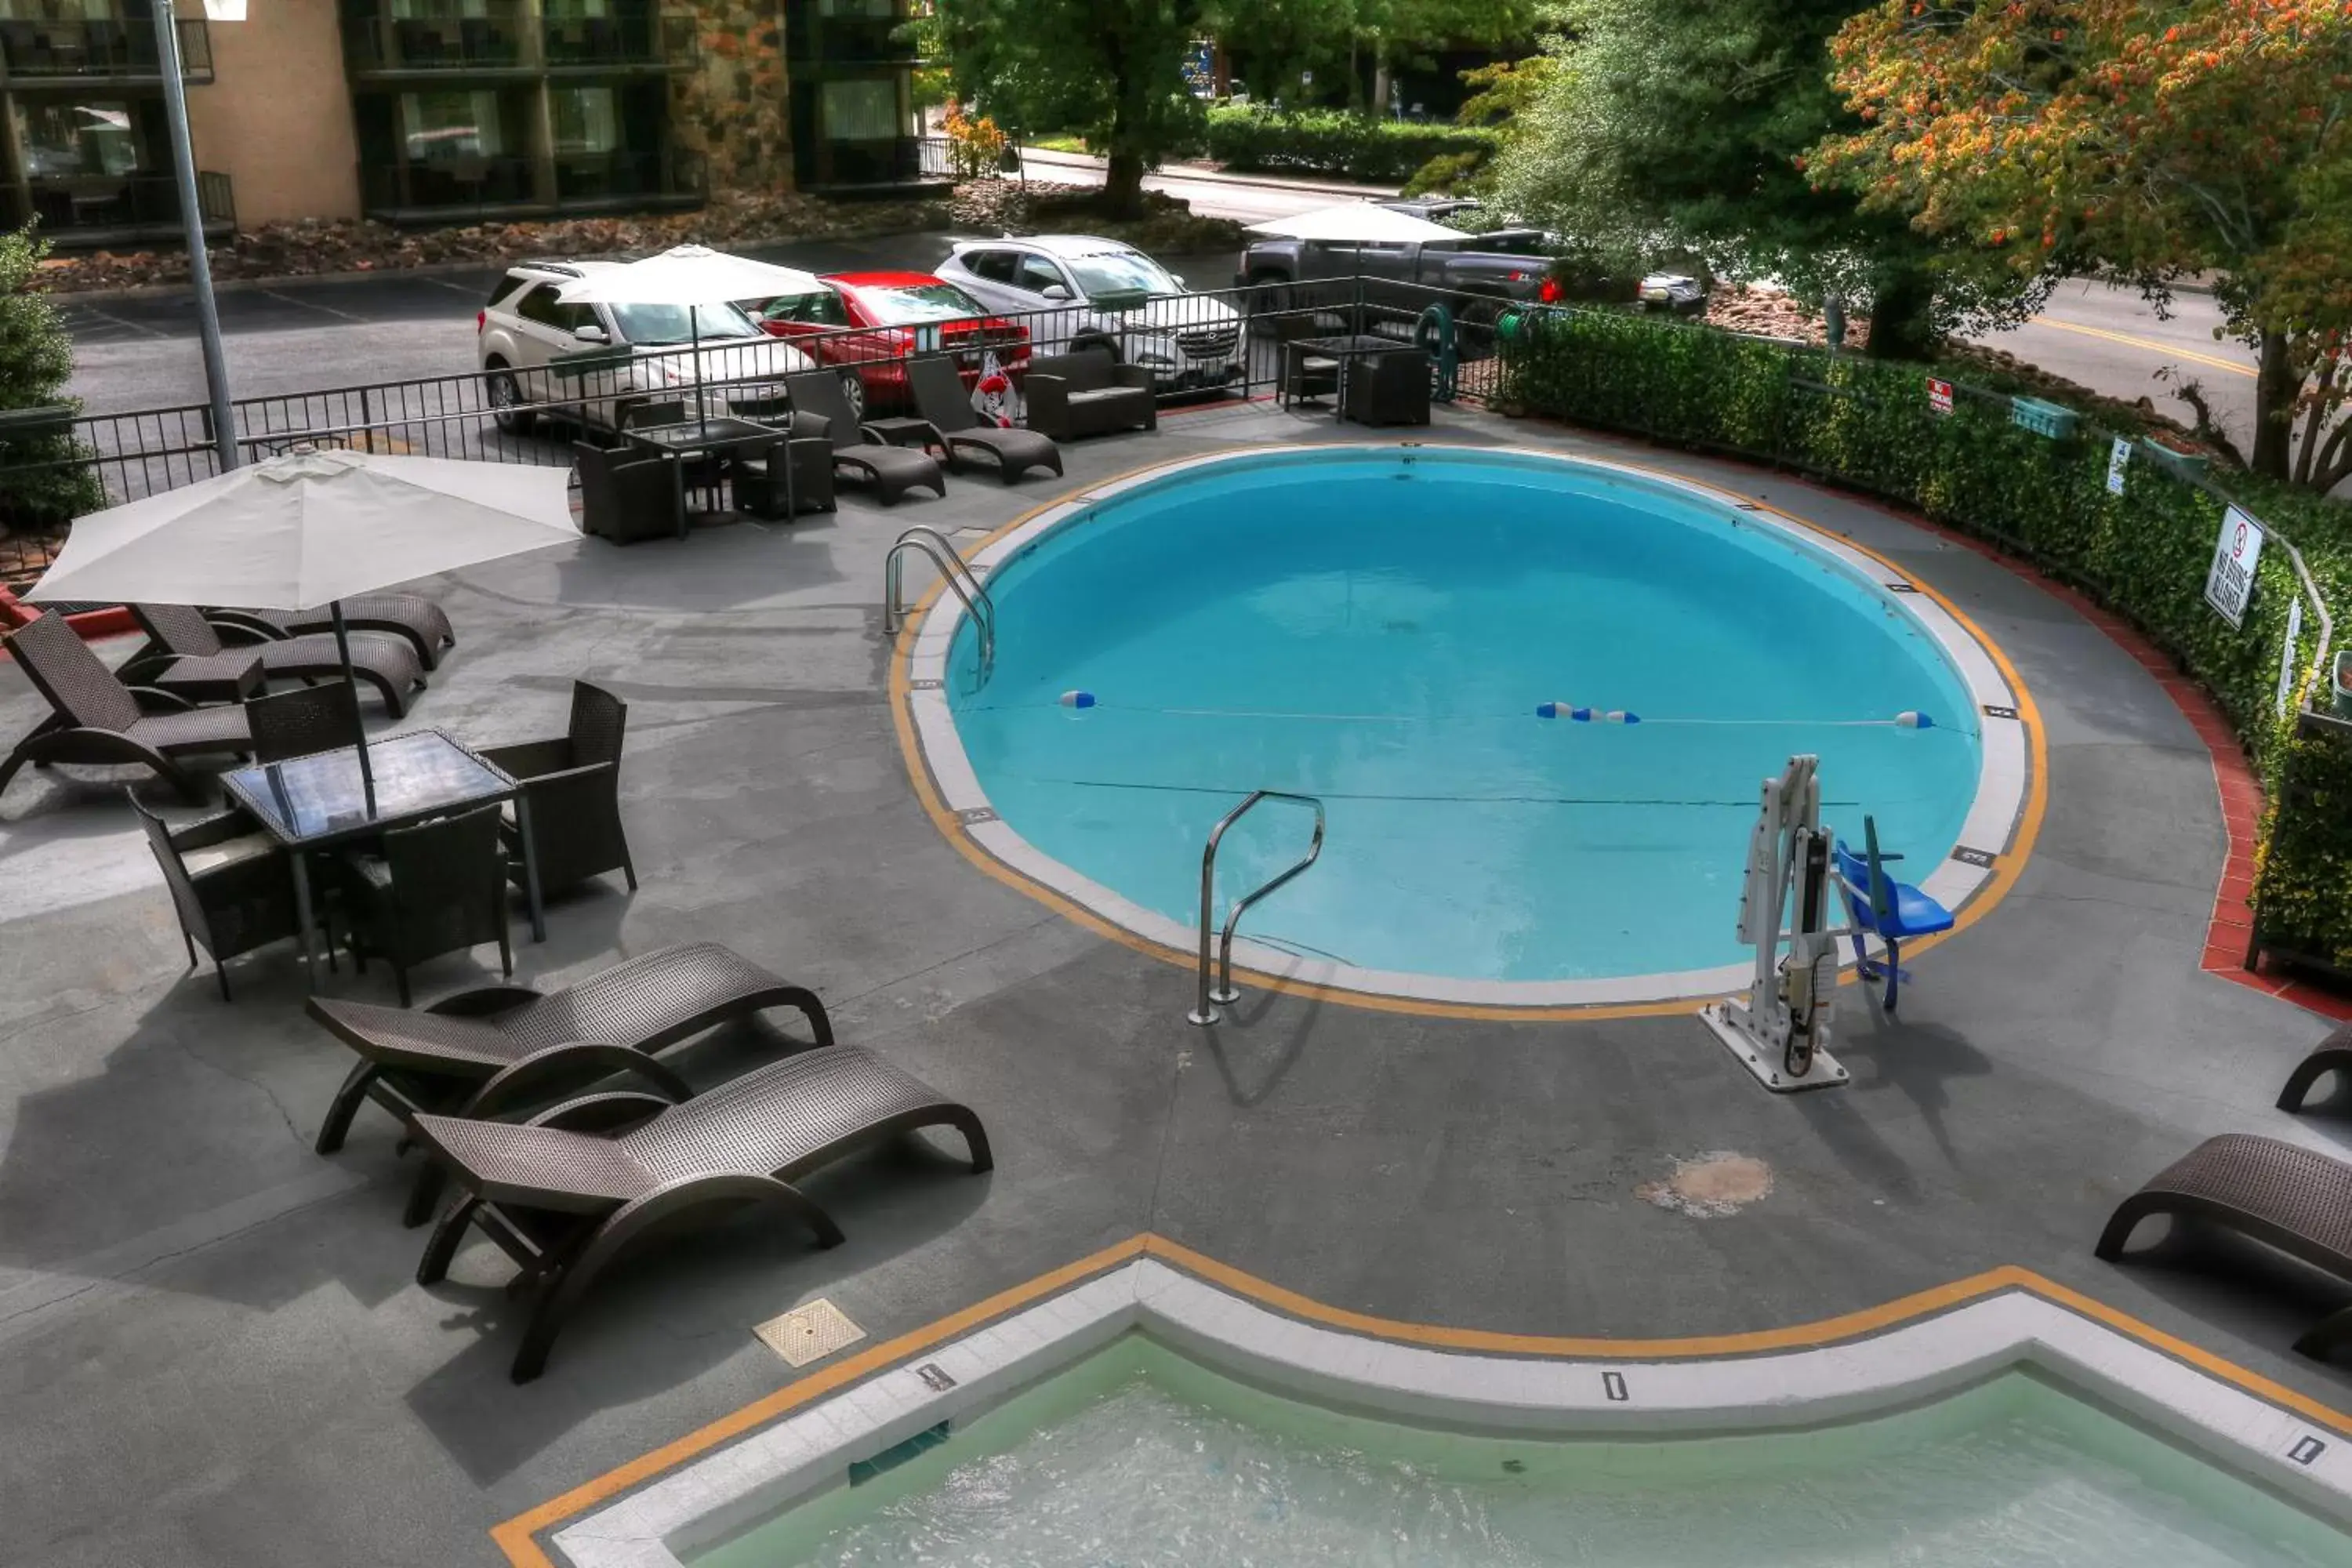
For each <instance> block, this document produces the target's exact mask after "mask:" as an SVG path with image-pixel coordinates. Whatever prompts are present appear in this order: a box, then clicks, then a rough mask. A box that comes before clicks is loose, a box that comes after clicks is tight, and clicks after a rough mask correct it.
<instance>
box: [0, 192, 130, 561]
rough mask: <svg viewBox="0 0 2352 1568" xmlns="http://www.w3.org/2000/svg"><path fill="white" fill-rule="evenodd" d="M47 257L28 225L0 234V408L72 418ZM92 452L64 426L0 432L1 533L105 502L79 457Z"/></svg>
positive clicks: (67, 365)
mask: <svg viewBox="0 0 2352 1568" xmlns="http://www.w3.org/2000/svg"><path fill="white" fill-rule="evenodd" d="M48 254H49V246H48V242H47V240H45V239H40V238H37V237H35V235H34V233H33V226H32V225H30V224H27V225H26V226H24V227H23V228H20V229H17V230H16V231H15V232H14V233H8V234H0V409H10V410H15V409H28V408H45V409H56V410H58V415H59V417H60V419H63V420H70V419H71V417H72V416H73V415H75V414H78V413H79V412H80V411H81V405H80V403H79V402H78V401H77V400H75V399H73V398H71V397H68V396H67V395H66V384H67V383H68V381H70V380H72V379H73V368H74V361H73V339H72V337H71V336H70V335H69V334H68V332H67V331H66V328H65V322H64V321H61V320H60V319H59V318H58V309H57V307H56V306H55V305H53V304H51V303H50V302H49V297H48V295H47V293H46V292H45V291H43V290H42V289H41V288H40V275H41V263H42V261H43V260H45V259H46V258H47V256H48ZM88 457H89V448H88V447H84V446H83V445H81V444H80V443H79V442H78V441H76V440H75V439H74V438H73V435H72V432H71V430H70V428H69V427H67V428H57V427H50V426H42V427H37V428H32V429H18V430H12V431H9V432H7V433H5V434H0V533H5V532H7V531H9V530H10V529H11V528H12V527H16V526H19V525H26V524H29V525H31V526H33V527H36V528H47V527H52V526H55V525H56V524H58V523H62V522H64V521H67V520H68V519H70V518H74V517H78V516H79V515H80V514H81V513H83V512H86V511H90V510H95V509H96V508H98V507H99V506H100V505H102V504H103V503H104V500H105V495H104V492H103V491H102V490H101V489H100V488H99V483H98V476H97V474H96V473H95V472H94V471H93V470H92V469H91V468H89V465H88V464H87V463H86V462H84V461H80V460H79V459H83V458H88Z"/></svg>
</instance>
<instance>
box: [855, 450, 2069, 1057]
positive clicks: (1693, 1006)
mask: <svg viewBox="0 0 2352 1568" xmlns="http://www.w3.org/2000/svg"><path fill="white" fill-rule="evenodd" d="M1378 449H1379V448H1377V447H1368V446H1366V445H1363V444H1360V443H1350V442H1326V443H1297V442H1255V443H1246V444H1236V445H1235V446H1234V447H1230V448H1228V449H1226V450H1224V451H1223V452H1220V453H1218V454H1216V457H1215V458H1212V459H1209V460H1210V461H1216V460H1225V459H1232V458H1245V457H1250V456H1255V455H1265V454H1276V455H1295V454H1298V453H1302V452H1337V453H1351V454H1360V453H1363V452H1365V451H1368V450H1378ZM1466 449H1469V450H1475V451H1476V452H1479V453H1482V454H1484V453H1501V454H1506V455H1508V454H1514V453H1517V454H1520V455H1525V456H1533V457H1537V458H1544V459H1547V460H1551V461H1563V460H1564V461H1570V462H1581V463H1585V464H1588V465H1591V466H1594V467H1600V468H1612V467H1613V468H1622V469H1624V470H1627V471H1630V472H1633V473H1636V474H1642V475H1645V476H1648V477H1651V478H1654V479H1663V480H1665V481H1667V482H1668V483H1670V484H1674V485H1677V486H1682V487H1685V488H1687V489H1694V490H1697V491H1701V492H1703V493H1705V494H1706V495H1708V496H1710V497H1713V498H1715V499H1717V500H1720V501H1722V502H1723V503H1724V504H1726V505H1728V506H1735V507H1738V508H1741V509H1752V510H1761V511H1763V512H1766V513H1768V514H1769V515H1771V516H1773V517H1776V518H1779V519H1780V521H1783V522H1784V523H1786V524H1788V525H1789V526H1790V527H1791V528H1794V529H1796V530H1798V531H1801V533H1803V534H1807V535H1810V536H1812V537H1814V538H1818V539H1822V540H1824V541H1828V542H1834V543H1835V544H1836V545H1837V546H1838V547H1840V548H1843V549H1847V550H1851V551H1853V552H1854V553H1856V554H1858V555H1862V556H1864V557H1866V558H1868V559H1869V560H1871V561H1874V562H1875V563H1878V565H1879V566H1881V567H1882V568H1884V569H1885V579H1884V580H1885V581H1888V582H1905V583H1910V584H1913V585H1914V586H1915V587H1916V590H1917V591H1918V593H1919V594H1920V595H1922V596H1924V597H1926V598H1927V599H1928V600H1930V601H1932V602H1933V603H1934V604H1935V605H1937V606H1938V607H1939V608H1940V609H1942V610H1943V611H1944V613H1945V614H1946V615H1948V616H1951V617H1952V619H1953V621H1954V622H1955V623H1957V624H1958V626H1959V627H1960V629H1961V630H1962V631H1963V632H1965V633H1966V634H1967V635H1968V636H1969V638H1970V639H1971V640H1973V641H1974V642H1975V644H1976V645H1977V647H1979V649H1981V650H1982V651H1983V653H1984V655H1985V657H1986V658H1988V659H1990V661H1991V662H1992V665H1993V668H1995V669H1996V670H1998V671H1999V672H2000V677H2001V679H2002V680H2003V681H2004V682H2006V683H2007V685H2008V687H2009V689H2010V691H2011V696H2012V700H2013V705H2014V707H2015V710H2016V719H2017V721H2018V723H2019V724H2020V726H2021V728H2022V729H2023V731H2024V738H2025V743H2026V763H2027V765H2026V779H2025V798H2024V804H2023V806H2022V808H2021V810H2020V811H2019V813H2018V816H2017V818H2016V821H2015V822H2014V823H2013V824H2012V825H2011V831H2010V837H2009V842H2008V845H2007V847H2005V848H2004V849H2002V850H2001V851H2000V853H1999V854H1998V856H1997V857H1996V858H1995V859H1994V862H1993V865H1992V868H1991V871H1990V874H1989V875H1988V876H1987V878H1986V879H1985V880H1984V882H1983V883H1982V885H1980V886H1979V888H1978V889H1977V890H1976V892H1975V894H1974V895H1973V896H1971V897H1970V898H1969V900H1968V902H1967V903H1966V904H1964V905H1963V906H1962V907H1961V908H1960V909H1959V910H1957V911H1956V913H1955V917H1954V919H1953V921H1952V928H1951V930H1949V931H1944V932H1940V933H1938V934H1937V935H1934V936H1926V937H1920V938H1918V939H1916V941H1915V942H1908V943H1906V944H1905V950H1906V954H1908V955H1911V956H1916V955H1917V954H1919V953H1921V952H1928V951H1931V950H1933V949H1934V948H1936V947H1937V946H1940V945H1941V944H1943V943H1944V942H1948V941H1950V940H1952V939H1953V938H1955V937H1957V936H1958V935H1959V934H1960V933H1962V932H1963V931H1967V930H1969V928H1970V927H1971V926H1973V925H1975V924H1976V923H1977V922H1978V921H1980V920H1982V919H1984V918H1985V916H1986V915H1988V914H1990V912H1991V911H1992V910H1994V909H1996V908H1997V907H1999V905H2000V902H2001V900H2003V899H2005V898H2006V897H2007V896H2008V895H2009V891H2010V889H2012V888H2014V887H2015V886H2016V885H2017V880H2018V879H2019V877H2021V875H2022V874H2023V872H2024V869H2025V866H2026V863H2027V862H2028V861H2029V860H2031V859H2032V855H2033V847H2034V845H2035V843H2036V842H2037V841H2038V840H2039V839H2040V837H2041V834H2042V819H2043V818H2044V817H2045V816H2047V815H2048V811H2049V781H2050V748H2049V740H2048V736H2047V734H2046V732H2045V731H2044V729H2043V726H2042V710H2041V708H2040V707H2039V705H2038V704H2036V703H2035V701H2034V700H2033V693H2032V690H2031V689H2029V688H2028V687H2027V686H2026V684H2025V679H2024V678H2023V677H2022V676H2021V675H2020V674H2019V673H2018V670H2017V667H2016V666H2015V665H2014V664H2012V663H2011V661H2010V658H2009V655H2008V654H2007V653H2006V652H2005V651H2004V650H2003V649H2002V648H2001V647H2000V645H1999V644H1998V643H1996V642H1995V641H1994V640H1993V639H1992V638H1991V637H1990V636H1988V635H1987V634H1986V633H1985V631H1984V628H1983V627H1981V626H1978V625H1977V623H1976V622H1975V620H1973V619H1972V618H1970V616H1969V615H1968V614H1967V613H1966V612H1965V611H1963V610H1962V609H1961V608H1960V607H1959V605H1957V604H1956V603H1954V602H1953V601H1952V599H1951V598H1950V596H1949V595H1947V594H1945V593H1944V592H1943V591H1942V590H1941V589H1939V588H1937V587H1936V586H1934V585H1933V584H1928V583H1925V582H1921V581H1920V580H1919V579H1918V577H1917V574H1916V573H1914V572H1913V571H1912V570H1911V569H1910V568H1908V567H1906V566H1904V565H1902V564H1900V563H1897V562H1895V560H1893V559H1892V558H1891V557H1889V556H1887V555H1885V554H1883V553H1882V552H1878V551H1875V550H1873V549H1871V548H1870V547H1869V546H1867V545H1865V544H1862V543H1860V542H1856V541H1854V540H1852V539H1849V538H1847V537H1846V536H1845V535H1843V534H1842V533H1839V532H1837V531H1834V530H1832V529H1828V528H1824V527H1822V526H1821V525H1819V524H1816V523H1812V522H1809V521H1806V520H1805V519H1803V518H1801V517H1798V516H1797V515H1795V514H1794V513H1792V512H1788V511H1784V510H1780V508H1777V507H1773V506H1770V505H1768V504H1766V503H1764V502H1761V501H1757V500H1751V499H1750V498H1748V497H1747V496H1743V495H1741V494H1739V492H1738V491H1736V490H1730V489H1724V488H1723V487H1722V486H1720V485H1717V484H1712V483H1709V482H1708V481H1706V480H1704V479H1691V478H1689V477H1687V476H1685V475H1682V474H1677V473H1675V472H1673V471H1672V470H1671V469H1667V468H1658V467H1655V466H1654V465H1650V464H1644V463H1637V462H1633V461H1631V460H1628V459H1625V458H1587V457H1579V456H1577V455H1575V454H1572V453H1563V452H1558V451H1551V450H1548V449H1546V448H1543V447H1522V446H1500V447H1477V448H1466ZM1202 462H1203V459H1202V458H1200V457H1198V456H1192V457H1184V458H1164V459H1161V460H1159V461H1156V462H1151V463H1145V464H1140V465H1139V466H1137V467H1135V468H1129V469H1126V470H1124V471H1122V472H1120V473H1118V474H1114V475H1112V476H1110V477H1109V478H1107V479H1095V480H1092V481H1089V482H1087V483H1086V484H1081V485H1078V486H1076V487H1074V488H1073V489H1070V490H1068V491H1066V492H1065V493H1064V494H1062V495H1060V496H1058V497H1055V499H1053V500H1047V501H1044V502H1041V503H1040V504H1038V505H1036V506H1034V507H1031V508H1029V509H1028V510H1025V511H1024V512H1022V513H1020V514H1019V515H1018V516H1016V517H1014V518H1013V520H1012V521H1009V522H1006V523H1005V524H1003V526H1002V527H1000V528H998V529H996V530H995V531H992V532H991V533H990V534H989V535H988V536H987V537H986V538H984V539H982V540H981V541H979V542H977V543H976V544H975V545H974V546H973V547H972V549H971V551H970V552H968V554H969V555H970V556H977V555H979V554H980V553H982V552H984V551H986V550H989V549H991V548H993V547H994V546H995V545H997V544H1000V543H1002V542H1003V541H1004V540H1005V539H1007V538H1009V537H1010V536H1012V535H1013V534H1014V533H1017V532H1018V531H1021V530H1022V529H1024V528H1026V527H1028V526H1029V525H1030V524H1031V523H1033V522H1034V521H1036V520H1037V519H1039V518H1041V517H1043V516H1045V514H1046V513H1047V512H1050V511H1053V510H1055V509H1056V508H1061V507H1068V506H1079V505H1085V506H1089V507H1091V506H1094V505H1098V504H1100V503H1101V502H1104V501H1107V500H1114V499H1116V496H1115V495H1107V494H1104V493H1102V492H1104V491H1106V490H1109V489H1111V488H1112V487H1114V486H1126V485H1129V484H1130V483H1132V482H1135V481H1138V480H1140V479H1145V478H1146V477H1148V476H1150V475H1152V474H1155V473H1159V472H1160V471H1162V470H1165V469H1171V468H1188V467H1192V466H1196V465H1201V464H1202ZM1888 515H1889V516H1892V515H1893V514H1892V513H1889V514H1888ZM1896 521H1904V520H1901V519H1897V520H1896ZM1001 565H1002V563H999V567H998V568H992V572H993V570H995V569H1001ZM941 593H942V588H941V586H940V584H937V583H934V584H931V585H930V586H929V588H928V589H926V590H925V591H924V593H923V595H922V596H921V597H920V598H919V600H918V601H917V602H916V604H915V605H914V606H913V607H912V608H910V609H909V610H908V613H907V616H906V617H905V619H904V620H902V621H901V622H900V624H899V632H898V645H897V647H895V648H893V649H892V650H891V656H890V660H889V672H888V681H889V698H890V721H891V725H892V727H893V729H894V730H895V731H896V732H897V734H898V752H899V758H900V761H901V762H902V763H904V765H905V766H906V769H907V777H908V783H909V784H912V785H913V787H914V791H915V795H916V799H917V800H918V802H919V803H920V805H922V808H923V813H924V815H925V816H929V818H930V819H931V825H932V826H934V827H936V828H937V829H938V830H939V832H940V837H944V838H945V839H946V840H947V841H948V843H949V844H950V845H951V846H953V847H954V848H955V850H956V852H957V853H958V854H960V855H961V856H962V857H963V858H964V859H965V860H966V861H968V862H969V863H970V864H971V865H972V866H973V867H974V868H977V869H978V870H980V871H981V872H982V874H984V875H986V876H988V877H990V878H992V879H994V880H996V881H998V882H1001V883H1003V885H1004V886H1005V887H1008V888H1011V889H1013V890H1014V891H1016V892H1019V893H1022V894H1024V895H1025V896H1027V897H1029V898H1031V899H1034V900H1036V901H1037V902H1039V903H1041V904H1044V905H1045V907H1046V908H1048V909H1050V910H1054V911H1055V912H1056V913H1058V914H1060V915H1061V916H1062V917H1063V918H1064V919H1066V920H1068V921H1072V922H1074V923H1075V924H1077V925H1079V926H1082V927H1084V928H1085V929H1086V930H1087V931H1093V932H1094V933H1095V934H1096V935H1097V936H1100V937H1102V938H1104V939H1105V940H1107V941H1109V942H1117V943H1118V945H1120V946H1121V947H1124V948H1127V949H1129V951H1130V952H1139V953H1142V954H1143V955H1145V956H1146V957H1149V958H1152V959H1156V960H1158V961H1160V963H1167V964H1171V965H1173V966H1175V967H1177V968H1181V969H1188V970H1189V969H1192V968H1194V967H1195V966H1196V965H1197V964H1198V963H1199V960H1200V955H1199V953H1198V952H1197V951H1192V950H1187V949H1184V948H1179V947H1174V946H1171V945H1167V944H1164V943H1161V942H1154V941H1152V940H1151V939H1150V938H1149V937H1145V936H1140V935H1139V934H1137V933H1136V932H1134V931H1129V930H1128V929H1127V928H1126V927H1125V926H1122V925H1120V924H1118V922H1117V921H1111V920H1109V919H1107V918H1106V917H1104V916H1102V915H1100V914H1097V913H1096V912H1095V911H1094V910H1090V909H1088V908H1087V907H1086V906H1085V905H1084V904H1081V903H1079V902H1078V901H1077V900H1075V899H1073V898H1071V897H1069V896H1068V895H1067V894H1066V893H1064V892H1062V891H1061V890H1060V889H1055V888H1052V887H1049V886H1047V885H1046V884H1045V883H1043V882H1040V881H1038V880H1036V879H1034V878H1032V877H1029V876H1027V875H1026V874H1024V873H1023V872H1021V871H1019V870H1016V869H1014V868H1013V867H1011V866H1008V865H1006V864H1005V863H1004V862H1003V861H1002V860H999V859H998V858H996V857H995V856H994V855H993V854H992V853H991V852H990V851H989V850H988V849H986V848H985V847H982V845H980V844H979V843H978V842H976V841H975V840H974V839H973V838H972V837H971V834H970V833H968V832H967V831H965V824H964V822H963V820H962V819H961V817H959V816H957V815H956V813H954V812H953V811H951V810H950V809H949V808H948V806H947V804H946V803H945V802H944V801H943V800H942V799H941V798H940V793H939V785H938V782H937V781H936V780H935V779H933V777H932V776H931V771H930V763H929V758H928V757H927V756H926V755H925V753H924V751H923V746H922V742H921V740H920V739H919V737H918V736H917V734H916V732H915V724H914V717H913V714H912V712H911V711H910V710H909V707H908V695H909V693H910V692H911V691H912V690H913V687H912V684H911V682H912V677H911V676H910V675H909V673H908V664H909V662H910V660H911V658H912V657H913V654H914V648H915V645H916V642H917V640H918V639H919V637H921V636H922V632H923V627H924V626H925V625H926V624H928V622H929V618H930V615H931V612H932V610H933V609H935V608H936V607H937V606H938V605H939V603H940V595H941ZM1234 973H1235V974H1236V975H1238V976H1240V977H1242V978H1243V979H1244V980H1245V981H1247V982H1248V983H1249V984H1255V985H1257V986H1260V987H1262V988H1264V989H1265V990H1268V991H1274V992H1277V993H1280V994H1284V995H1286V996H1295V997H1298V998H1301V999H1304V1000H1308V1001H1314V1002H1328V1003H1335V1004H1338V1005H1341V1006H1349V1007H1363V1008H1368V1009H1370V1010H1371V1011H1373V1012H1382V1013H1396V1014H1402V1015H1405V1016H1412V1017H1423V1018H1462V1019H1469V1020H1475V1021H1482V1022H1489V1023H1569V1022H1574V1021H1577V1020H1580V1019H1582V1020H1590V1021H1595V1022H1599V1021H1605V1020H1610V1019H1619V1018H1655V1017H1671V1016H1677V1015H1680V1016H1696V1014H1697V1013H1698V1010H1699V1009H1700V1008H1701V1007H1703V1006H1705V1005H1706V1004H1707V1002H1708V1001H1709V1000H1710V999H1711V998H1708V997H1705V996H1680V997H1671V998H1667V999H1665V1000H1663V1001H1654V1002H1596V1003H1583V1004H1576V1005H1496V1004H1491V1003H1468V1002H1439V1001H1430V1000H1425V999H1423V998H1422V997H1417V996H1396V995H1390V994H1384V993H1380V992H1373V991H1362V990H1356V989H1352V988H1350V987H1347V986H1339V985H1323V984H1316V983H1315V982H1312V981H1307V980H1300V979H1297V978H1295V977H1292V976H1288V975H1282V974H1274V973H1267V972H1266V971H1265V970H1263V969H1259V968H1256V967H1254V966H1252V965H1248V964H1236V965H1234ZM1857 979H1858V976H1857V974H1856V973H1855V971H1854V968H1853V965H1852V964H1850V963H1848V964H1842V965H1841V966H1840V967H1839V969H1838V984H1840V985H1842V986H1843V985H1852V984H1856V982H1857Z"/></svg>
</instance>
